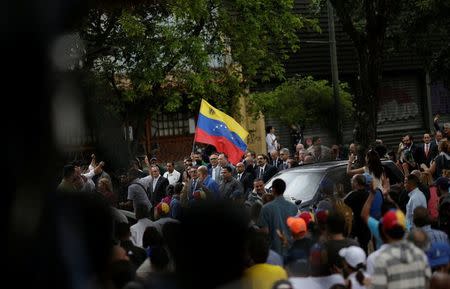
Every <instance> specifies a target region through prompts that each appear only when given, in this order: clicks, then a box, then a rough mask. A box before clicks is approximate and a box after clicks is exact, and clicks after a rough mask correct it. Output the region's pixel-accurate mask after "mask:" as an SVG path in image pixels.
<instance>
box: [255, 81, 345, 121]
mask: <svg viewBox="0 0 450 289" xmlns="http://www.w3.org/2000/svg"><path fill="white" fill-rule="evenodd" d="M339 98H340V104H341V108H340V111H341V113H342V116H343V117H344V118H349V117H351V114H352V102H351V95H350V94H349V93H348V86H347V84H345V83H341V84H340V89H339ZM250 102H251V103H252V104H253V106H252V107H251V110H252V111H251V112H252V113H253V115H254V116H257V115H258V112H259V111H261V112H262V113H263V114H264V115H268V116H274V117H277V118H279V119H280V120H282V121H283V122H284V123H286V124H287V125H291V124H304V125H311V124H320V125H322V126H323V127H329V128H330V127H333V118H331V117H329V116H332V115H333V114H334V98H333V87H332V86H331V85H330V84H329V83H328V81H327V80H315V79H314V78H313V77H311V76H307V77H297V78H292V79H289V80H287V81H286V82H284V83H282V84H281V85H280V86H278V87H276V88H275V89H274V90H273V91H269V92H259V93H253V94H251V95H250Z"/></svg>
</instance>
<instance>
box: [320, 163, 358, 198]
mask: <svg viewBox="0 0 450 289" xmlns="http://www.w3.org/2000/svg"><path fill="white" fill-rule="evenodd" d="M350 180H351V179H350V177H349V176H348V175H347V171H346V167H338V168H335V169H333V170H331V171H329V172H328V173H327V175H326V176H325V178H324V180H322V182H324V181H330V182H331V183H332V184H333V193H336V192H337V193H338V196H340V197H344V196H345V195H346V194H347V193H348V192H350V191H351V183H350Z"/></svg>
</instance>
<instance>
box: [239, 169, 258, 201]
mask: <svg viewBox="0 0 450 289" xmlns="http://www.w3.org/2000/svg"><path fill="white" fill-rule="evenodd" d="M234 177H235V178H236V180H238V181H239V182H240V183H241V184H242V186H243V188H244V196H245V198H246V197H247V193H248V192H249V191H250V190H252V189H253V180H254V179H255V176H254V175H253V170H252V169H251V167H250V166H249V167H248V169H246V167H245V165H244V163H237V164H236V174H235V175H234Z"/></svg>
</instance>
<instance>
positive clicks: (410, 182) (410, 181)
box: [405, 174, 427, 231]
mask: <svg viewBox="0 0 450 289" xmlns="http://www.w3.org/2000/svg"><path fill="white" fill-rule="evenodd" d="M418 183H419V179H418V178H417V177H416V176H415V175H412V174H411V175H409V176H408V177H407V182H406V184H405V187H406V190H407V191H408V192H409V194H408V195H409V201H408V203H407V204H406V228H407V229H408V231H410V230H411V229H412V227H413V225H414V223H413V216H414V210H415V209H416V208H417V207H420V206H421V207H424V208H427V200H426V198H425V195H424V194H423V192H422V191H420V190H419V188H418V187H417V185H418Z"/></svg>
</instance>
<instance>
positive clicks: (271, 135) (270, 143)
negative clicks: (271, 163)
mask: <svg viewBox="0 0 450 289" xmlns="http://www.w3.org/2000/svg"><path fill="white" fill-rule="evenodd" d="M266 133H267V135H266V144H267V152H269V153H270V152H271V151H273V150H278V148H279V144H278V140H277V137H276V136H275V128H274V127H273V126H268V127H267V128H266Z"/></svg>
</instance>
